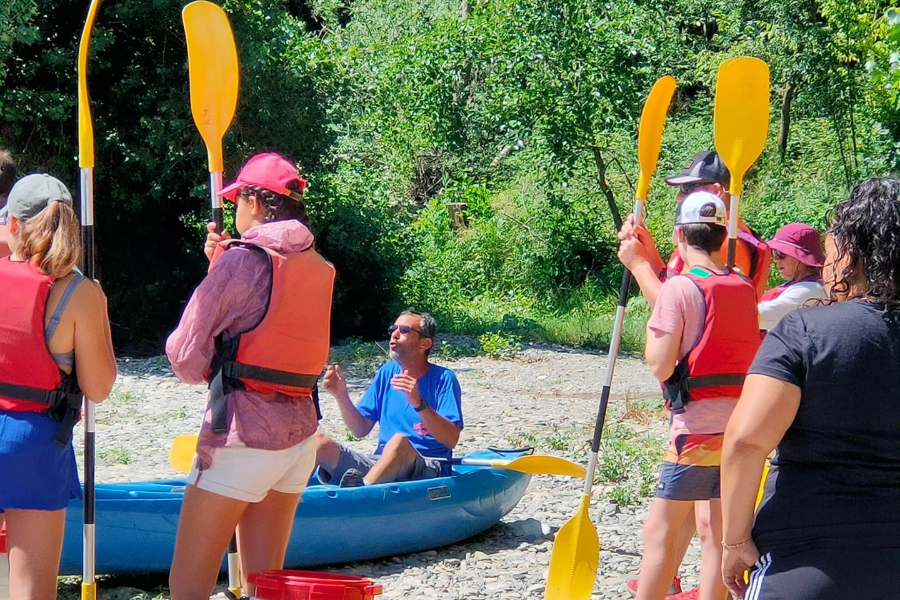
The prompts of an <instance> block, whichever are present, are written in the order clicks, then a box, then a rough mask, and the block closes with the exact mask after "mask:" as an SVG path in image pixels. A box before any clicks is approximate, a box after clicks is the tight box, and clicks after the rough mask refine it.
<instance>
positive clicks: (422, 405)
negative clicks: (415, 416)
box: [415, 398, 429, 412]
mask: <svg viewBox="0 0 900 600" xmlns="http://www.w3.org/2000/svg"><path fill="white" fill-rule="evenodd" d="M428 406H429V404H428V400H426V399H425V398H419V405H418V406H416V407H415V411H416V412H422V411H423V410H425V409H426V408H428Z"/></svg>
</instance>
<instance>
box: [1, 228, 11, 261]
mask: <svg viewBox="0 0 900 600" xmlns="http://www.w3.org/2000/svg"><path fill="white" fill-rule="evenodd" d="M7 236H9V229H8V228H7V227H6V225H0V258H6V257H7V256H9V254H10V252H9V242H8V241H7V239H9V238H8V237H7Z"/></svg>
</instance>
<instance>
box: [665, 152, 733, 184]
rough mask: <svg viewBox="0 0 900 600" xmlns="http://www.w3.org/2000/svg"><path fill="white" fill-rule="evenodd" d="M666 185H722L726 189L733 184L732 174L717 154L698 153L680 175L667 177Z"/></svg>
mask: <svg viewBox="0 0 900 600" xmlns="http://www.w3.org/2000/svg"><path fill="white" fill-rule="evenodd" d="M665 181H666V183H667V184H669V185H671V186H677V185H681V184H683V183H700V182H701V181H708V182H710V183H721V184H722V185H724V186H725V187H728V184H729V183H730V182H731V174H730V173H729V172H728V168H727V167H726V166H725V163H724V162H722V159H721V158H720V157H719V155H718V154H716V153H715V152H708V151H706V152H698V153H697V154H695V155H694V156H692V157H691V160H689V161H688V162H687V164H686V165H684V170H683V171H682V172H681V173H679V174H678V175H672V176H671V177H666V179H665Z"/></svg>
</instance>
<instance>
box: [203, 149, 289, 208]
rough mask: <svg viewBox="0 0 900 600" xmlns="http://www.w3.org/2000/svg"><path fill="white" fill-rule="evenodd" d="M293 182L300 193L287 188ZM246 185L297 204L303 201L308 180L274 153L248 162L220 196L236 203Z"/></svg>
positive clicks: (268, 153) (260, 155) (262, 155)
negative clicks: (297, 186) (278, 195)
mask: <svg viewBox="0 0 900 600" xmlns="http://www.w3.org/2000/svg"><path fill="white" fill-rule="evenodd" d="M292 181H296V182H297V183H298V185H299V187H300V191H299V192H297V191H294V190H289V189H288V188H287V185H288V184H289V183H290V182H292ZM245 185H256V186H259V187H261V188H264V189H267V190H269V191H270V192H275V193H276V194H281V195H283V196H287V197H289V198H291V199H293V200H296V201H297V202H302V201H303V192H304V190H306V180H305V179H303V178H302V177H300V174H299V173H297V167H295V166H294V164H293V163H292V162H291V161H289V160H288V159H286V158H284V157H283V156H280V155H278V154H275V153H274V152H266V153H265V154H257V155H256V156H254V157H252V158H251V159H250V160H248V161H247V164H245V165H244V168H243V169H241V172H240V173H238V176H237V179H235V180H234V183H232V184H231V185H229V186H226V187H224V188H222V190H221V191H220V192H219V195H220V196H222V197H223V198H225V199H226V200H230V201H231V202H234V201H235V198H236V197H237V195H238V192H240V191H241V188H242V187H244V186H245Z"/></svg>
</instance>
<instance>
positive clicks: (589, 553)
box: [544, 495, 600, 600]
mask: <svg viewBox="0 0 900 600" xmlns="http://www.w3.org/2000/svg"><path fill="white" fill-rule="evenodd" d="M590 503H591V497H590V496H588V495H582V496H581V500H580V501H579V503H578V512H576V513H575V516H574V517H572V518H571V519H569V520H568V521H567V522H566V524H565V525H563V526H562V527H561V528H560V530H559V532H557V534H556V541H555V542H554V543H553V554H552V555H551V556H550V570H549V572H548V574H547V588H546V591H545V592H544V598H545V600H589V599H590V597H591V594H592V593H593V591H594V582H595V581H596V579H597V566H598V565H599V563H600V538H599V537H598V536H597V529H596V528H595V527H594V524H593V523H592V522H591V517H590V514H589V513H588V509H589V507H590Z"/></svg>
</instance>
